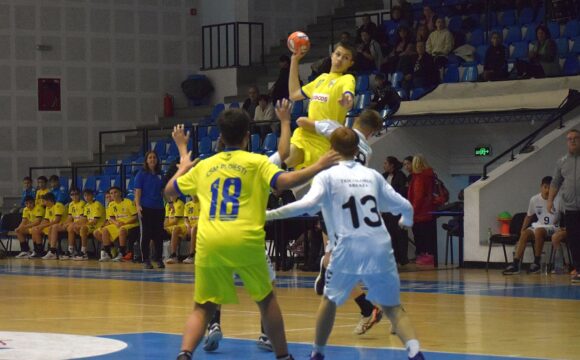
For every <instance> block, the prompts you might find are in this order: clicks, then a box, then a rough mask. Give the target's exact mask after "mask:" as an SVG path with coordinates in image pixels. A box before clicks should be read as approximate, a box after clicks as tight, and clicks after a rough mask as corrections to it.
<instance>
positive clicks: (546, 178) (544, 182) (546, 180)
mask: <svg viewBox="0 0 580 360" xmlns="http://www.w3.org/2000/svg"><path fill="white" fill-rule="evenodd" d="M551 183H552V177H551V176H544V177H543V178H542V185H550V184H551Z"/></svg>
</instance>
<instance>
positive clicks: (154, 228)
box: [135, 151, 165, 269]
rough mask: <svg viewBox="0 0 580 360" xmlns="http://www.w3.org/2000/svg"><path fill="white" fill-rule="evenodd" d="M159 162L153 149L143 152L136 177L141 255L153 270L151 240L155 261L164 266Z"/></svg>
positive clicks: (161, 183) (163, 214)
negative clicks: (141, 165) (143, 156)
mask: <svg viewBox="0 0 580 360" xmlns="http://www.w3.org/2000/svg"><path fill="white" fill-rule="evenodd" d="M164 186H165V184H163V181H162V179H161V163H160V161H159V157H158V156H157V154H156V153H155V151H148V152H147V153H146V154H145V163H144V164H143V169H141V170H140V171H139V172H138V173H137V175H136V176H135V206H136V207H137V213H138V214H139V222H140V223H141V258H142V260H143V266H144V268H145V269H153V266H152V265H151V259H150V256H151V255H150V253H151V251H150V248H149V245H150V242H151V241H153V250H154V258H153V259H154V260H155V261H156V262H157V267H158V268H160V269H163V268H164V267H165V265H164V264H163V261H162V260H163V259H162V257H163V239H164V238H165V231H164V230H163V221H164V218H165V211H164V209H163V189H164Z"/></svg>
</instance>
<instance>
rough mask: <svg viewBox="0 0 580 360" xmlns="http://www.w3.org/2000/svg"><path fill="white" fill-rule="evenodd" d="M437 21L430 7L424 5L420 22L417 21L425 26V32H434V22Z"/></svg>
mask: <svg viewBox="0 0 580 360" xmlns="http://www.w3.org/2000/svg"><path fill="white" fill-rule="evenodd" d="M436 20H437V14H435V12H434V11H433V9H432V8H431V6H429V5H425V6H423V15H422V16H421V20H419V24H420V25H425V27H426V28H427V31H429V32H432V31H435V29H436V27H435V21H436Z"/></svg>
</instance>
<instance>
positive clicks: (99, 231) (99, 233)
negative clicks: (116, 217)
mask: <svg viewBox="0 0 580 360" xmlns="http://www.w3.org/2000/svg"><path fill="white" fill-rule="evenodd" d="M111 201H112V199H111V194H110V193H109V190H107V191H106V192H105V206H104V207H105V221H104V222H103V223H102V224H100V226H95V229H94V230H93V236H94V237H95V239H97V241H98V242H100V243H102V242H103V228H105V226H108V225H110V224H111V208H109V204H110V203H111Z"/></svg>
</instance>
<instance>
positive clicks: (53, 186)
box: [48, 175, 70, 204]
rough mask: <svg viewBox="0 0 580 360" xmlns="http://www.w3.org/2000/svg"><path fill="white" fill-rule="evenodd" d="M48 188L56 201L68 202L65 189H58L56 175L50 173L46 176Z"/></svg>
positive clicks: (58, 180) (58, 182)
mask: <svg viewBox="0 0 580 360" xmlns="http://www.w3.org/2000/svg"><path fill="white" fill-rule="evenodd" d="M48 188H49V189H50V192H51V193H53V194H54V197H55V198H56V201H57V202H59V203H61V204H68V203H69V201H70V197H69V196H68V194H67V193H66V192H65V191H62V190H61V189H60V178H59V177H58V175H51V176H50V177H49V178H48Z"/></svg>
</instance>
